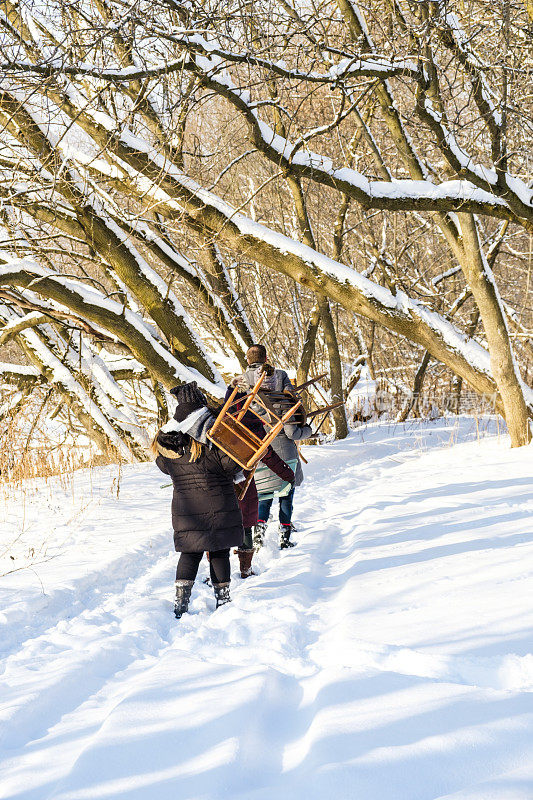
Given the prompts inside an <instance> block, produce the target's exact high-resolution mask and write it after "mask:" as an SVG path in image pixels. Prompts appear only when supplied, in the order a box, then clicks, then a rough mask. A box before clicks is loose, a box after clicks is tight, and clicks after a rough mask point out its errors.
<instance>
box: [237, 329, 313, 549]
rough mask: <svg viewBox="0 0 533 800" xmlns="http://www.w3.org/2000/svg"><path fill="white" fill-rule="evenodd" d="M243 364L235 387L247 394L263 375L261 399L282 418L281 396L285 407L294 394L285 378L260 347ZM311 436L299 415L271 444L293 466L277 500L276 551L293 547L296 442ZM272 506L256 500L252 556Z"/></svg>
mask: <svg viewBox="0 0 533 800" xmlns="http://www.w3.org/2000/svg"><path fill="white" fill-rule="evenodd" d="M246 361H247V362H248V369H247V370H246V372H244V374H243V375H241V376H240V378H239V379H238V384H237V385H239V387H241V386H242V388H243V389H245V390H246V391H249V390H250V389H251V388H252V387H253V386H255V385H256V383H257V381H258V380H259V378H260V377H261V375H262V374H263V373H265V375H264V378H263V381H262V384H261V390H262V393H261V397H262V398H263V399H264V400H265V402H266V403H267V404H268V402H269V399H270V401H271V402H272V404H273V408H274V409H275V411H276V413H277V415H278V416H282V414H281V413H278V412H280V411H282V407H283V395H286V397H287V403H290V402H293V401H294V394H293V393H294V392H295V389H294V386H293V384H292V382H291V380H290V378H289V376H288V375H287V373H286V372H285V370H282V369H274V368H273V367H272V366H271V365H270V364H268V363H267V351H266V348H265V347H264V346H263V345H262V344H254V345H252V347H250V348H249V350H248V352H247V353H246ZM272 398H273V399H272ZM312 434H313V431H312V429H311V426H310V425H307V424H306V423H305V417H304V416H301V414H300V416H297V415H295V418H292V419H291V420H289V421H288V422H287V423H286V424H285V425H284V426H283V428H282V430H281V431H280V432H279V433H278V435H277V436H276V438H275V439H274V441H273V442H272V443H271V446H272V448H273V450H274V452H276V453H277V455H278V456H279V457H280V458H281V459H282V461H284V462H285V463H293V462H294V463H295V468H294V472H295V479H294V485H293V486H292V488H291V490H290V491H289V492H288V493H287V494H285V495H284V496H283V497H280V498H279V511H278V517H279V525H278V534H279V548H280V550H285V549H286V548H289V547H294V545H295V544H296V543H295V542H293V541H291V534H292V532H293V530H294V526H293V524H292V512H293V504H294V492H295V488H296V486H300V485H301V484H302V482H303V479H304V474H303V470H302V465H301V460H300V455H299V452H298V447H297V445H296V442H297V441H301V440H303V439H308V438H309V437H310V436H312ZM272 502H273V500H272V498H270V499H268V500H261V497H259V507H258V520H257V525H256V526H255V528H254V535H253V542H254V549H255V550H256V552H257V550H259V549H260V548H261V547H262V546H263V543H264V538H265V533H266V529H267V524H268V518H269V516H270V509H271V507H272Z"/></svg>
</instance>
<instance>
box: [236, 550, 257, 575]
mask: <svg viewBox="0 0 533 800" xmlns="http://www.w3.org/2000/svg"><path fill="white" fill-rule="evenodd" d="M235 552H236V553H237V555H238V556H239V567H240V569H241V578H250V577H251V576H252V575H255V572H254V571H253V569H252V558H253V557H254V551H253V550H245V549H244V548H242V547H239V549H238V550H236V551H235Z"/></svg>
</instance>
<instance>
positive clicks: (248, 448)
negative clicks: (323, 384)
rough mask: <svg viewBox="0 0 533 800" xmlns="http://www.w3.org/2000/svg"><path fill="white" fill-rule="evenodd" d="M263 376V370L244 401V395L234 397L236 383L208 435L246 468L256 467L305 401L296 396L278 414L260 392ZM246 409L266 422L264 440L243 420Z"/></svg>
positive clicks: (264, 423)
mask: <svg viewBox="0 0 533 800" xmlns="http://www.w3.org/2000/svg"><path fill="white" fill-rule="evenodd" d="M264 377H265V375H264V373H263V374H262V375H261V377H260V378H259V380H258V381H257V383H256V384H255V386H254V387H253V389H251V390H250V392H249V394H248V395H246V399H245V400H244V402H243V398H242V397H240V398H239V399H238V400H235V396H236V394H237V392H238V387H237V386H236V387H235V389H234V390H233V391H232V393H231V394H230V396H229V397H228V399H227V400H226V402H225V403H224V405H223V406H222V408H221V409H220V412H219V414H218V416H217V418H216V420H215V423H214V425H213V427H212V428H211V429H210V431H209V432H208V434H207V438H208V439H209V440H210V441H211V442H213V444H216V446H217V447H219V448H220V449H221V450H223V452H224V453H226V454H227V455H228V456H230V458H232V459H233V460H234V461H236V462H237V464H239V465H240V466H241V467H242V468H243V469H245V470H251V469H253V468H254V466H255V465H256V464H257V462H258V461H259V460H260V459H261V457H262V455H263V454H264V452H265V451H266V449H267V448H268V446H269V445H270V444H272V442H273V441H274V439H275V438H276V436H277V435H278V433H279V432H280V430H281V429H282V428H283V426H284V425H285V423H286V422H288V421H289V420H290V418H291V417H292V416H293V414H294V413H295V412H296V411H297V409H298V408H300V406H301V404H302V401H301V400H300V399H296V401H295V402H291V403H290V405H289V408H288V409H287V411H285V412H284V413H283V415H282V416H281V417H280V416H277V414H275V413H274V412H273V411H272V409H271V408H268V407H267V405H266V404H265V402H264V400H263V399H262V397H261V395H260V394H259V392H260V389H261V384H262V383H263V379H264ZM237 403H242V407H241V408H239V409H234V410H232V409H233V407H234V406H236V405H237ZM252 403H253V404H254V405H255V406H256V407H258V406H259V407H261V408H262V409H263V410H264V411H265V412H266V414H265V416H263V414H261V413H257V411H255V409H254V408H252ZM247 411H250V412H251V413H252V414H255V416H256V417H258V418H259V419H260V420H261V422H262V423H263V426H264V427H265V429H266V435H265V436H264V437H263V438H262V439H260V438H259V436H256V435H255V434H254V433H252V432H251V431H250V430H249V429H248V428H247V427H246V426H245V425H244V424H243V423H242V422H241V420H242V418H243V417H244V415H245V414H246V412H247Z"/></svg>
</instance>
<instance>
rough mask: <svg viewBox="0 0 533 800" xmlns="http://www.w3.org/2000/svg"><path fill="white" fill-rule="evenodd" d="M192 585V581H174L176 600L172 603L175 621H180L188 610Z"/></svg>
mask: <svg viewBox="0 0 533 800" xmlns="http://www.w3.org/2000/svg"><path fill="white" fill-rule="evenodd" d="M193 584H194V581H176V584H175V585H176V600H175V601H174V616H175V617H176V619H181V617H182V616H183V615H184V614H186V613H187V611H188V609H189V600H190V599H191V592H192V587H193Z"/></svg>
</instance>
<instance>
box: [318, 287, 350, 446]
mask: <svg viewBox="0 0 533 800" xmlns="http://www.w3.org/2000/svg"><path fill="white" fill-rule="evenodd" d="M318 303H319V307H320V318H321V320H322V327H323V329H324V339H325V342H326V347H327V350H328V359H329V373H330V379H331V402H332V403H337V402H339V401H340V400H344V391H343V387H342V363H341V356H340V353H339V342H338V339H337V332H336V330H335V325H334V323H333V317H332V316H331V308H330V306H329V301H328V299H327V298H326V297H323V296H321V297H319V300H318ZM332 415H333V421H334V423H335V438H336V439H346V437H347V436H348V423H347V421H346V411H345V408H344V406H339V408H335V409H334V410H333V412H332Z"/></svg>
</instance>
